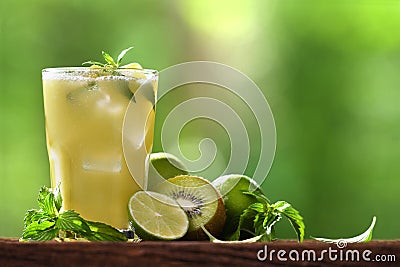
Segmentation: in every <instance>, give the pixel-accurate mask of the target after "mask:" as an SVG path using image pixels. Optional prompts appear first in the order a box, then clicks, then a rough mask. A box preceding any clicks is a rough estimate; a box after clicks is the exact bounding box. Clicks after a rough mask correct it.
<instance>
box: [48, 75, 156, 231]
mask: <svg viewBox="0 0 400 267" xmlns="http://www.w3.org/2000/svg"><path fill="white" fill-rule="evenodd" d="M42 78H43V95H44V108H45V117H46V139H47V150H48V154H49V161H50V175H51V184H52V187H56V186H60V187H61V193H62V197H63V207H62V208H63V209H64V210H68V209H73V210H75V211H77V212H78V213H80V214H81V216H82V217H83V218H85V219H87V220H93V221H100V222H104V223H107V224H110V225H112V226H114V227H117V228H127V226H128V215H127V203H128V200H129V198H130V197H131V195H132V194H133V193H134V192H136V191H138V190H139V189H140V187H139V185H138V184H140V185H143V184H144V183H145V181H144V179H145V169H146V168H145V159H146V156H147V154H148V153H150V151H151V147H152V141H153V127H154V116H155V112H154V103H155V97H156V91H157V73H156V72H155V71H150V70H133V69H131V70H129V69H127V70H121V71H117V72H116V73H112V74H109V73H104V71H103V70H100V69H90V68H54V69H45V70H43V73H42ZM143 84H145V85H147V86H148V87H151V90H152V92H153V93H152V94H148V93H147V95H146V98H143V97H140V96H139V95H138V94H140V92H141V90H138V88H139V87H140V86H141V85H143ZM134 94H136V95H134ZM149 95H150V97H149ZM135 97H136V98H140V99H141V101H142V102H143V101H147V102H146V103H141V104H140V105H137V106H135V103H133V105H134V106H133V109H134V111H135V114H136V117H137V116H139V117H141V118H143V120H147V123H146V130H145V131H141V132H139V133H134V134H133V136H136V137H135V138H136V139H141V140H143V141H142V142H139V141H137V140H136V141H135V140H133V141H132V144H133V143H134V145H135V146H133V145H132V148H131V147H129V142H128V146H124V147H123V145H122V143H123V142H122V132H123V124H124V116H125V112H126V110H127V107H128V104H129V103H130V101H131V99H132V98H135ZM143 99H145V100H143ZM143 107H147V108H146V110H142V109H144V108H143ZM149 107H150V111H149V109H148V108H149ZM137 118H138V117H137ZM124 149H125V150H127V151H129V153H133V154H134V159H135V162H132V165H134V166H135V168H136V172H135V173H138V174H139V175H138V176H139V177H132V174H131V173H130V171H129V169H128V166H127V162H126V160H125V157H124Z"/></svg>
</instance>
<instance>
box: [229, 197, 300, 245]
mask: <svg viewBox="0 0 400 267" xmlns="http://www.w3.org/2000/svg"><path fill="white" fill-rule="evenodd" d="M243 194H246V195H251V196H253V197H255V198H256V199H257V201H258V202H256V203H253V204H251V205H250V206H249V207H248V208H247V209H245V210H244V211H243V212H242V214H241V216H240V219H239V224H238V227H237V229H236V231H235V232H234V233H233V234H232V235H231V236H230V237H228V239H229V240H239V239H240V233H241V231H244V232H248V233H251V234H253V235H254V236H261V237H260V238H259V240H260V241H272V240H274V238H275V231H274V226H275V224H276V223H277V222H279V221H280V220H281V218H282V217H286V218H287V219H288V220H289V222H290V223H291V225H292V226H293V228H294V230H295V232H296V234H297V240H298V241H299V242H302V241H303V240H304V229H305V225H304V222H303V217H302V216H301V215H300V213H299V212H298V211H297V210H296V209H294V208H293V207H292V205H290V204H289V203H287V202H286V201H278V202H276V203H273V204H270V201H269V200H268V198H267V197H265V196H264V195H263V194H262V193H259V192H255V191H254V192H249V191H245V192H243Z"/></svg>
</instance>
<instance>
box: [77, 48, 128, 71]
mask: <svg viewBox="0 0 400 267" xmlns="http://www.w3.org/2000/svg"><path fill="white" fill-rule="evenodd" d="M131 49H133V47H132V46H131V47H128V48H127V49H124V50H122V52H121V53H119V55H118V57H117V60H116V61H115V60H114V58H113V57H112V56H111V55H110V54H108V53H107V52H104V51H102V52H101V54H102V55H103V58H104V60H105V61H106V63H101V62H97V61H93V60H89V61H85V62H83V63H82V65H91V66H97V67H101V68H103V70H104V71H106V72H114V71H115V70H116V69H118V68H119V67H120V66H121V62H122V59H123V58H124V56H125V55H126V53H127V52H129V50H131Z"/></svg>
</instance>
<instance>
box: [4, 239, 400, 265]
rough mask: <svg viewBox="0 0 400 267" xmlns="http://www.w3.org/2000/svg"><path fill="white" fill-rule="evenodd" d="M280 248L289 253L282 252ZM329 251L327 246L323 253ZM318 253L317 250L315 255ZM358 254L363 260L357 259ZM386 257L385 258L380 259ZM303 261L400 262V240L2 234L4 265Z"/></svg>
mask: <svg viewBox="0 0 400 267" xmlns="http://www.w3.org/2000/svg"><path fill="white" fill-rule="evenodd" d="M273 250H274V251H273ZM280 250H282V251H285V252H282V251H281V252H279V251H280ZM324 250H326V251H325V252H323V251H324ZM369 251H370V252H369ZM265 252H266V253H265ZM313 253H315V259H314V258H313V255H314V254H313ZM329 253H331V254H329ZM363 253H364V254H363ZM357 254H358V255H359V261H357V260H356V257H357ZM257 255H258V256H257ZM278 255H279V257H278ZM321 255H322V257H321ZM363 255H364V257H365V258H363ZM266 256H267V257H266ZM297 256H298V257H299V258H298V259H297ZM335 256H336V259H335ZM270 257H272V259H271V258H270ZM302 257H303V260H302ZM285 259H286V260H285ZM340 259H342V260H340ZM368 259H369V260H370V261H368ZM384 259H385V260H386V261H385V262H382V261H379V262H378V260H384ZM299 265H300V266H375V265H376V266H400V240H392V241H371V242H369V243H359V244H347V246H346V247H344V248H338V246H337V245H335V244H325V243H320V242H316V241H309V240H307V241H305V242H303V243H301V244H299V243H297V242H296V241H294V240H280V241H274V242H269V243H252V244H213V243H210V242H189V241H173V242H149V241H145V242H140V243H125V242H91V243H88V242H63V243H59V242H56V241H50V242H19V241H18V239H10V238H0V267H3V266H4V267H8V266H24V267H25V266H29V267H31V266H32V267H35V266H113V267H119V266H155V267H162V266H224V267H228V266H229V267H230V266H244V267H247V266H299Z"/></svg>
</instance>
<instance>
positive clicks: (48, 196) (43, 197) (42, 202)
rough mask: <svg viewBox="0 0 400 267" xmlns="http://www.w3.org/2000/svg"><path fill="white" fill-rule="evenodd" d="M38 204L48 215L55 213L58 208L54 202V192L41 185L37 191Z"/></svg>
mask: <svg viewBox="0 0 400 267" xmlns="http://www.w3.org/2000/svg"><path fill="white" fill-rule="evenodd" d="M38 204H39V207H40V209H42V210H43V211H44V212H46V213H48V214H49V215H57V214H58V210H57V208H56V203H55V199H54V194H53V192H52V190H51V189H50V188H47V187H46V186H42V188H41V189H40V191H39V196H38Z"/></svg>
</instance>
